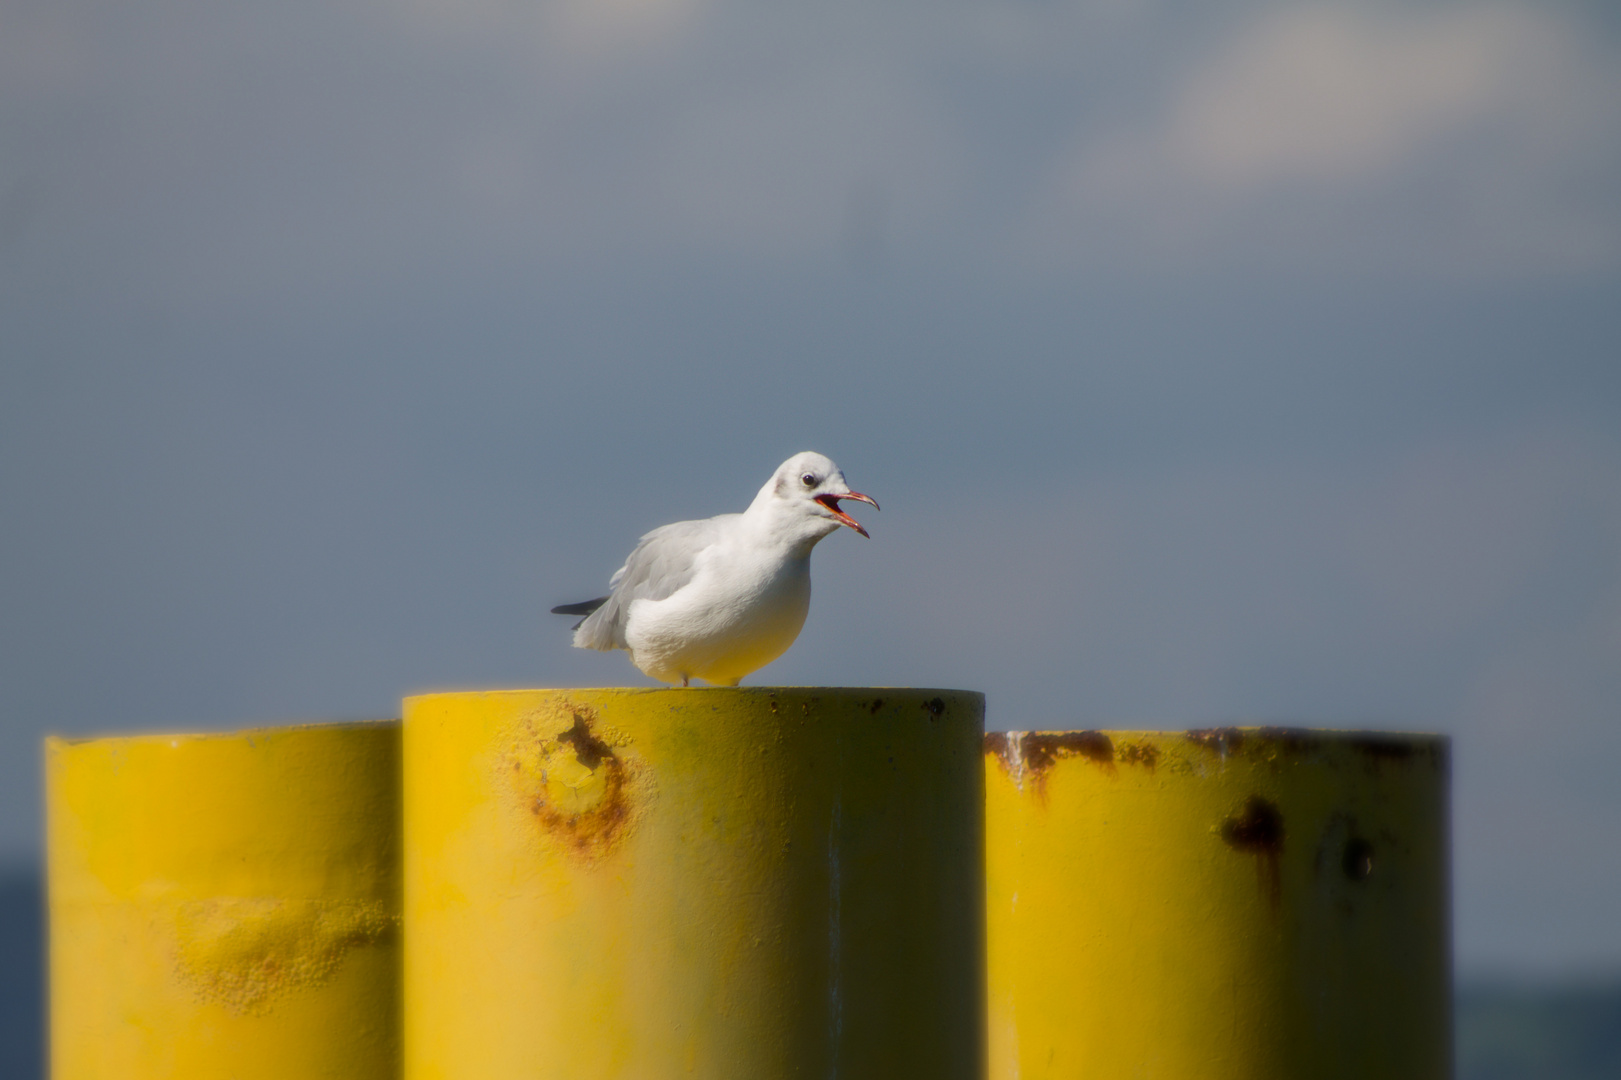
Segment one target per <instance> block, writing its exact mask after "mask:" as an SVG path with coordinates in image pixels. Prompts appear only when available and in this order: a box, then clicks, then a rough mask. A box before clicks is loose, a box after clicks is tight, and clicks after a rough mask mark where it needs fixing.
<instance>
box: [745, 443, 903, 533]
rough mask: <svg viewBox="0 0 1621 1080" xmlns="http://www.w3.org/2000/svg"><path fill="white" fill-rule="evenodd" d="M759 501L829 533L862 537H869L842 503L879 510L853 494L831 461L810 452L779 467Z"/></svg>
mask: <svg viewBox="0 0 1621 1080" xmlns="http://www.w3.org/2000/svg"><path fill="white" fill-rule="evenodd" d="M760 499H768V500H770V501H771V502H772V503H773V504H775V505H776V506H777V507H778V508H779V509H785V510H788V511H790V512H792V513H794V514H795V515H796V516H799V515H803V516H805V517H807V518H810V519H814V520H818V521H822V522H828V523H830V525H829V527H828V529H827V532H832V531H834V530H835V529H836V528H837V527H838V526H840V525H845V526H848V527H849V528H852V529H854V530H855V531H856V532H858V533H860V534H861V535H862V536H866V535H867V530H866V529H863V528H862V527H861V523H860V522H858V521H856V519H855V518H853V517H851V516H850V515H849V514H846V513H845V512H844V511H843V510H841V509H840V508H839V500H841V499H853V500H855V501H856V502H864V503H866V504H867V505H869V506H871V507H872V508H873V509H874V510H876V509H878V504H877V503H876V502H875V501H873V500H872V499H871V498H869V497H868V496H866V495H863V494H861V493H860V492H859V491H851V490H850V485H849V484H846V483H845V482H844V473H843V472H841V471H839V467H838V466H837V465H835V464H833V462H832V461H831V460H830V459H828V458H826V457H824V456H822V455H821V454H818V453H814V452H812V451H809V450H807V451H805V452H804V453H801V454H795V455H794V456H793V457H791V458H789V459H788V460H787V461H785V462H783V463H782V464H781V465H779V466H778V467H777V471H776V473H775V474H774V475H773V476H772V477H771V481H770V482H769V483H767V484H766V486H765V487H764V488H763V489H762V490H761V492H760ZM756 501H759V500H756Z"/></svg>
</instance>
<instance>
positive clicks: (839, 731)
mask: <svg viewBox="0 0 1621 1080" xmlns="http://www.w3.org/2000/svg"><path fill="white" fill-rule="evenodd" d="M983 706H984V701H983V698H982V697H981V696H980V695H978V694H970V693H959V692H951V691H936V690H923V691H918V690H895V689H876V690H852V689H842V690H829V689H770V688H744V689H731V688H704V689H682V690H537V691H512V692H505V693H459V694H433V695H426V696H423V697H416V698H410V699H408V700H407V701H406V704H405V789H404V793H405V852H406V854H405V919H406V925H407V927H408V928H409V938H408V941H407V945H406V958H405V1018H406V1019H405V1025H406V1028H405V1030H406V1035H405V1047H406V1049H405V1075H406V1077H408V1078H410V1080H429V1078H433V1080H442V1078H465V1080H509V1078H517V1077H523V1078H526V1080H531V1078H535V1080H538V1078H556V1080H587V1078H589V1080H630V1078H636V1080H672V1078H675V1077H680V1076H695V1077H702V1078H709V1080H779V1078H786V1077H807V1078H810V1077H814V1078H818V1080H819V1078H823V1077H835V1076H836V1077H839V1078H841V1080H860V1078H873V1080H879V1078H882V1080H894V1078H896V1077H912V1076H915V1077H928V1078H930V1080H954V1078H960V1080H972V1078H977V1077H979V1076H981V1075H982V1069H983V1064H984V1043H983V1024H984V1004H983V1003H984V996H983V994H984V982H983V975H984V953H983V915H984V908H983V904H984V885H983V861H982V860H983V806H984V803H983V786H982V779H983V773H982V770H981V765H980V747H981V731H982V717H983Z"/></svg>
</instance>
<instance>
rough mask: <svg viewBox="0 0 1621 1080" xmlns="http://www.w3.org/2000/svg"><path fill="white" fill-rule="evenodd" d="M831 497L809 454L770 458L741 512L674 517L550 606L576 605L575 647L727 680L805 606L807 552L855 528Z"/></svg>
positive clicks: (672, 676) (789, 627) (779, 643)
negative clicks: (580, 589)
mask: <svg viewBox="0 0 1621 1080" xmlns="http://www.w3.org/2000/svg"><path fill="white" fill-rule="evenodd" d="M840 499H854V500H856V501H858V502H864V503H867V504H869V505H871V506H872V508H873V509H875V510H876V509H877V508H878V504H877V503H876V502H873V500H872V499H870V498H868V497H867V496H865V495H863V494H861V493H860V492H856V491H851V490H850V485H848V484H846V483H845V482H844V473H842V472H840V471H839V467H838V466H837V465H835V464H833V462H832V461H830V460H829V459H827V458H825V457H823V456H822V455H821V454H816V453H811V452H809V451H806V452H805V453H802V454H795V455H794V456H793V457H791V458H789V459H788V460H787V461H785V462H783V463H782V464H781V465H780V466H778V468H777V471H776V472H775V473H774V474H773V475H772V477H771V479H770V480H768V481H766V485H765V487H763V488H761V489H760V494H758V495H756V496H755V497H754V501H753V502H752V503H750V504H749V508H748V509H747V510H745V511H744V512H743V513H741V514H721V515H720V516H719V517H712V518H705V519H704V520H703V521H678V522H676V523H675V524H673V525H665V526H663V527H661V528H657V529H654V530H653V531H652V532H650V533H648V534H647V535H646V536H644V537H642V540H641V543H639V544H637V545H636V550H635V551H632V552H631V553H630V558H628V559H626V560H625V565H624V566H621V567H620V568H619V572H618V573H616V574H614V576H613V577H612V578H611V579H609V581H608V589H609V592H608V595H607V596H603V597H598V598H597V599H595V600H586V601H584V602H582V603H578V604H563V605H561V606H559V607H554V608H552V613H553V614H554V615H584V616H585V618H584V619H582V620H580V621H579V622H578V623H576V624H575V625H574V645H575V647H576V648H580V649H600V650H602V651H604V652H607V651H608V650H611V649H624V650H625V651H626V652H628V653H629V654H630V662H631V663H633V664H635V665H636V666H637V667H639V668H641V669H642V670H643V671H644V672H646V673H647V674H648V675H651V676H652V677H653V678H655V679H659V680H660V681H662V682H667V683H676V682H679V683H680V684H681V685H682V686H686V685H688V683H689V682H690V680H692V679H703V680H704V681H705V682H708V683H713V684H714V685H717V686H736V685H737V684H738V681H739V680H740V679H742V678H743V676H745V675H747V674H748V673H749V672H751V671H755V670H757V669H759V668H762V667H764V666H765V665H767V664H769V663H771V661H773V660H775V659H776V658H777V657H779V656H781V655H782V654H783V653H785V652H787V651H788V646H790V645H792V644H793V643H794V639H795V638H797V637H798V636H799V631H800V628H801V627H803V626H804V625H805V615H806V613H807V612H809V611H810V591H811V584H810V555H811V549H812V548H814V547H815V546H816V542H817V541H818V540H820V539H822V537H824V536H828V535H830V534H832V533H835V532H837V531H838V529H839V526H841V525H844V526H848V527H849V528H852V529H854V530H855V531H856V532H858V533H860V534H861V535H862V536H866V535H867V530H866V529H863V528H862V527H861V525H860V524H859V523H858V522H857V521H856V519H855V518H853V517H851V516H850V515H849V514H846V513H845V512H844V511H843V510H840V509H839V500H840Z"/></svg>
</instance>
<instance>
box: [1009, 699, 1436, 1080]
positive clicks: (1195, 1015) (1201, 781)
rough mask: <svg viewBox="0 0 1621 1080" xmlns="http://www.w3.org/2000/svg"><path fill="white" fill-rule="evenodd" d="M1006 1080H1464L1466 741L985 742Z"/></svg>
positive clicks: (1099, 736)
mask: <svg viewBox="0 0 1621 1080" xmlns="http://www.w3.org/2000/svg"><path fill="white" fill-rule="evenodd" d="M985 778H986V830H987V882H986V890H987V914H988V951H989V994H988V997H989V1001H988V1014H989V1029H990V1055H991V1069H990V1075H991V1077H992V1080H1015V1078H1017V1080H1071V1078H1073V1080H1082V1078H1085V1080H1126V1078H1133V1080H1137V1078H1142V1080H1305V1078H1311V1080H1341V1078H1343V1080H1374V1078H1377V1080H1409V1078H1412V1080H1419V1078H1424V1080H1447V1078H1448V1077H1450V1075H1451V1057H1450V1055H1451V1012H1450V974H1449V972H1450V951H1449V935H1450V927H1449V922H1448V869H1447V867H1448V863H1447V843H1448V841H1447V832H1448V829H1447V797H1448V796H1447V744H1446V740H1445V739H1442V738H1438V737H1434V736H1423V735H1383V734H1377V735H1376V734H1365V733H1350V732H1340V733H1333V732H1302V731H1281V730H1278V729H1223V730H1221V731H1215V732H1202V733H1182V732H1176V733H1152V732H1131V731H1109V732H1067V733H1034V732H1032V733H1024V734H1022V735H1019V734H1014V733H1008V734H1002V733H997V734H993V735H990V736H987V738H986V754H985Z"/></svg>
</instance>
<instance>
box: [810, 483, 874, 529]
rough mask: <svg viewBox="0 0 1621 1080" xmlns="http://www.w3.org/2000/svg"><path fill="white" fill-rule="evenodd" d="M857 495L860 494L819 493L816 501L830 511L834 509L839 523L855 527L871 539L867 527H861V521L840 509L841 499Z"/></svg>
mask: <svg viewBox="0 0 1621 1080" xmlns="http://www.w3.org/2000/svg"><path fill="white" fill-rule="evenodd" d="M857 497H858V496H855V495H853V494H852V495H850V496H844V495H818V496H816V501H817V502H819V503H821V504H822V505H823V506H825V507H827V508H828V509H829V510H830V511H832V513H833V516H834V517H835V518H837V519H838V521H839V524H841V525H848V526H849V527H850V528H852V529H854V530H855V531H856V532H858V533H860V534H861V535H862V536H866V537H867V539H869V540H871V539H872V537H871V536H869V535H868V533H867V530H866V529H863V528H862V527H861V523H860V522H859V521H857V520H856V519H855V518H853V517H851V516H850V515H849V514H846V513H845V512H844V511H843V510H841V509H839V500H840V499H842V498H857ZM859 497H860V498H863V499H864V498H865V496H859Z"/></svg>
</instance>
